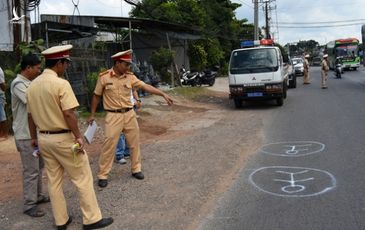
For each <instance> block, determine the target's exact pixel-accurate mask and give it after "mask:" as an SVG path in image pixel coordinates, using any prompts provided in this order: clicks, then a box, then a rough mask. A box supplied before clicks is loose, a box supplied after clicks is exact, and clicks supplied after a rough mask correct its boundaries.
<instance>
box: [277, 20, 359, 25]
mask: <svg viewBox="0 0 365 230" xmlns="http://www.w3.org/2000/svg"><path fill="white" fill-rule="evenodd" d="M357 21H363V22H365V19H350V20H341V21H322V22H278V23H279V24H293V25H306V24H307V25H309V24H332V23H342V22H357Z"/></svg>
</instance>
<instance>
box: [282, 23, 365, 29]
mask: <svg viewBox="0 0 365 230" xmlns="http://www.w3.org/2000/svg"><path fill="white" fill-rule="evenodd" d="M363 24H364V22H360V23H350V24H339V25H320V26H289V25H288V26H285V25H284V26H281V25H279V28H301V29H309V28H311V29H315V28H329V27H345V26H356V25H363Z"/></svg>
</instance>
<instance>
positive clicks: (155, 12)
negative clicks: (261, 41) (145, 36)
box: [131, 0, 253, 69]
mask: <svg viewBox="0 0 365 230" xmlns="http://www.w3.org/2000/svg"><path fill="white" fill-rule="evenodd" d="M240 6H241V5H240V4H237V3H232V2H231V1H230V0H199V1H197V0H161V1H157V0H143V1H142V3H141V4H139V5H138V6H137V7H135V8H134V9H133V10H132V12H131V16H133V17H143V18H151V19H155V20H161V21H166V22H171V23H179V24H183V25H186V26H198V27H200V28H201V31H202V33H203V37H204V38H203V39H202V40H205V41H194V42H191V44H190V45H189V47H190V49H192V50H190V51H189V52H188V53H189V58H190V60H191V62H192V64H193V65H192V66H193V67H197V68H199V69H200V68H205V67H207V66H208V67H209V66H212V65H216V64H217V63H220V64H221V65H223V64H224V62H227V61H228V59H229V56H230V53H231V50H232V49H234V48H238V47H239V44H240V40H243V39H245V38H250V39H252V38H253V25H252V24H249V23H247V20H245V19H244V20H238V19H237V18H236V16H235V10H236V9H237V8H238V7H240ZM201 49H203V50H204V52H202V50H201ZM192 54H194V55H198V59H197V60H195V59H196V58H197V57H196V56H191V55H192ZM198 63H199V64H198Z"/></svg>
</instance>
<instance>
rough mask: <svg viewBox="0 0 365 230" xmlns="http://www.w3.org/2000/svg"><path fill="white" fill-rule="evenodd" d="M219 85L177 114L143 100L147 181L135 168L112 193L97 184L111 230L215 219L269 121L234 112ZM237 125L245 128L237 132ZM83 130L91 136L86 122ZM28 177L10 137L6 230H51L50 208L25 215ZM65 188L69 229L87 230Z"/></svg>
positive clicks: (93, 158) (115, 174)
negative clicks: (136, 176)
mask: <svg viewBox="0 0 365 230" xmlns="http://www.w3.org/2000/svg"><path fill="white" fill-rule="evenodd" d="M220 81H221V83H220ZM220 81H218V82H217V84H216V86H215V88H213V90H215V91H211V92H210V93H208V94H206V95H204V96H202V97H201V98H199V99H198V100H197V101H191V100H187V99H184V98H181V97H178V96H176V95H172V96H173V97H174V99H175V105H173V106H171V107H168V106H167V105H166V104H165V103H164V101H163V99H162V98H160V97H156V96H148V97H146V98H143V109H142V112H140V113H139V118H138V122H139V125H140V131H141V149H142V170H143V172H144V174H145V176H146V179H145V180H143V181H138V180H135V179H133V178H132V177H131V176H130V163H129V162H128V163H127V164H126V165H118V164H114V165H113V170H112V172H111V174H110V177H109V181H110V182H109V185H108V187H107V188H105V189H100V188H99V187H98V186H97V185H96V183H95V190H96V193H97V197H98V201H99V205H100V207H101V210H102V213H103V215H104V216H112V217H113V218H114V220H115V223H114V224H113V225H112V226H110V227H108V228H106V229H196V228H197V226H198V224H199V222H200V220H202V219H203V218H204V217H205V216H207V215H208V214H209V212H210V211H212V209H213V208H214V205H215V201H216V200H217V199H218V198H219V196H220V195H222V193H223V192H224V191H225V190H226V189H227V188H229V185H230V184H231V182H232V180H234V178H235V175H236V174H237V173H238V171H239V170H240V169H241V168H242V167H243V166H244V164H245V162H246V161H247V159H248V156H249V155H250V154H251V153H255V152H256V150H257V148H258V147H259V146H260V144H261V140H262V133H261V127H262V121H261V120H260V119H257V118H255V117H254V114H253V113H252V112H249V111H245V112H243V113H242V111H234V110H233V106H232V104H230V102H229V101H228V99H227V97H228V94H227V92H226V85H225V84H226V83H225V81H224V80H220ZM222 82H223V83H222ZM237 119H240V120H242V121H246V122H240V124H236V123H235V120H237ZM97 124H98V125H99V129H98V131H97V137H96V138H95V140H94V142H93V143H92V144H91V145H88V146H87V147H86V150H87V152H88V154H89V156H90V164H91V167H92V170H93V174H94V181H95V182H96V172H97V160H98V155H99V154H100V152H101V146H102V141H103V128H104V120H103V118H99V119H97ZM80 127H82V129H85V127H86V122H85V121H82V122H81V123H80ZM237 128H239V130H238V129H237ZM245 132H249V133H250V135H244V133H245ZM21 174H22V166H21V162H20V157H19V154H18V153H17V151H16V148H15V144H14V140H13V138H12V137H10V138H8V139H7V140H6V141H2V142H0V178H1V183H0V224H1V226H2V229H25V228H27V229H50V228H51V226H53V225H54V224H53V223H54V222H53V216H52V212H51V207H50V205H49V204H45V205H43V209H44V210H46V211H47V215H46V216H45V217H42V218H37V219H34V218H33V219H32V218H30V217H28V216H25V215H23V214H22V175H21ZM44 182H45V183H46V178H45V177H44ZM64 184H65V186H64V190H65V194H66V195H65V196H66V199H67V201H68V209H69V212H70V214H71V215H73V216H74V222H73V223H72V224H71V225H70V227H69V229H81V225H82V217H81V212H80V209H79V206H78V197H77V192H76V190H75V188H74V186H73V185H72V184H71V182H70V181H69V180H68V179H67V176H66V180H65V183H64ZM45 187H46V186H45Z"/></svg>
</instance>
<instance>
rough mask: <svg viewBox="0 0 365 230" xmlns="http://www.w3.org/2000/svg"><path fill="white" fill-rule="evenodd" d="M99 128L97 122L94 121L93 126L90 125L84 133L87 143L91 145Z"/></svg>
mask: <svg viewBox="0 0 365 230" xmlns="http://www.w3.org/2000/svg"><path fill="white" fill-rule="evenodd" d="M97 127H98V125H97V124H96V122H95V121H93V123H91V125H89V126H88V127H87V129H86V131H85V133H84V137H85V139H86V141H87V143H89V144H90V143H91V142H92V141H93V138H94V135H95V132H96V128H97Z"/></svg>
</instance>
